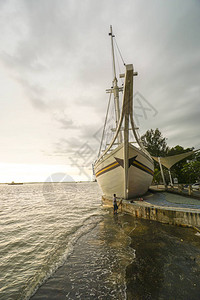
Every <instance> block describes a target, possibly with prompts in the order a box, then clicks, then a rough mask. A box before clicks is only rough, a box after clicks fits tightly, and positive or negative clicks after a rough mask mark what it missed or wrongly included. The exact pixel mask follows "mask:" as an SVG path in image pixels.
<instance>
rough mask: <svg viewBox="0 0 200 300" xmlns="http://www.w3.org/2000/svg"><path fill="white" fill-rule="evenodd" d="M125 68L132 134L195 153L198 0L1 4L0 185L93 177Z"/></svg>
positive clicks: (21, 0) (198, 144) (16, 0)
mask: <svg viewBox="0 0 200 300" xmlns="http://www.w3.org/2000/svg"><path fill="white" fill-rule="evenodd" d="M110 25H112V26H113V32H114V34H115V36H116V40H117V44H118V46H119V48H120V50H121V53H122V55H123V58H124V61H125V63H127V64H129V63H131V64H133V65H134V69H135V71H137V72H138V76H137V77H136V78H134V94H135V97H134V107H135V108H134V115H135V119H136V123H137V125H138V126H139V127H140V134H144V133H145V132H146V131H147V130H148V129H151V128H152V129H156V128H159V129H160V131H161V132H162V134H163V136H165V137H166V138H167V142H168V145H169V146H170V147H173V146H176V145H178V144H179V145H182V146H183V147H195V149H199V148H200V130H199V125H200V122H199V118H200V33H199V28H200V1H198V0H196V1H195V0H191V1H188V0H168V1H164V0H124V1H119V0H101V1H96V0H85V1H75V0H59V1H58V0H57V1H56V0H10V1H9V0H7V1H5V0H0V105H1V109H0V137H1V147H0V182H10V181H16V182H17V181H23V182H27V181H46V180H48V178H54V175H55V174H60V175H59V178H62V176H64V175H62V174H65V175H66V174H67V175H69V176H70V178H73V180H88V179H91V178H92V171H91V164H92V161H93V160H94V159H95V158H96V155H97V153H98V148H99V143H100V137H101V132H102V126H103V123H104V119H105V113H106V108H107V103H108V95H107V94H106V92H105V90H106V89H107V88H110V86H111V85H112V80H113V73H112V60H111V43H110V37H109V36H108V33H109V30H110Z"/></svg>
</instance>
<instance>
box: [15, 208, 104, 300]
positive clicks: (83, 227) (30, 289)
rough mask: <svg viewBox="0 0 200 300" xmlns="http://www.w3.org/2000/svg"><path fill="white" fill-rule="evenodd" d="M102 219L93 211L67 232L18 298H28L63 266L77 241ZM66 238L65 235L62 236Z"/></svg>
mask: <svg viewBox="0 0 200 300" xmlns="http://www.w3.org/2000/svg"><path fill="white" fill-rule="evenodd" d="M101 220H102V215H101V214H100V213H95V214H93V215H90V216H88V217H87V218H86V219H85V220H84V221H83V222H82V224H80V225H79V226H76V227H74V228H73V230H71V232H70V233H69V232H68V233H67V237H68V238H69V240H68V242H67V244H66V243H65V242H64V243H63V244H62V245H57V246H56V247H55V249H54V250H53V252H52V251H51V253H49V256H48V257H47V259H46V261H45V263H44V264H43V266H42V267H41V268H40V269H39V270H37V271H36V272H35V274H34V275H33V276H32V277H31V278H30V279H29V280H28V282H27V283H26V285H25V286H24V287H23V290H22V291H21V294H20V299H23V300H24V299H25V300H27V299H30V298H31V297H32V296H33V295H34V294H35V293H36V292H37V290H38V288H39V287H40V286H41V285H42V284H44V283H45V282H46V281H47V279H48V278H50V277H51V276H52V274H54V273H55V272H56V270H57V269H58V268H59V267H61V266H63V264H64V263H65V261H66V260H67V258H68V257H69V256H70V255H71V254H72V253H73V249H74V246H75V244H76V243H77V241H78V240H79V239H80V238H81V237H82V236H83V235H84V234H86V233H87V232H89V231H90V230H92V229H93V228H95V227H96V226H97V225H98V224H99V223H100V221H101ZM63 238H66V237H63Z"/></svg>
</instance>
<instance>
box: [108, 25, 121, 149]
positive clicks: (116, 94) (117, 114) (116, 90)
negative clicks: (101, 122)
mask: <svg viewBox="0 0 200 300" xmlns="http://www.w3.org/2000/svg"><path fill="white" fill-rule="evenodd" d="M109 35H110V36H111V46H112V58H113V73H114V79H113V93H114V101H115V117H116V129H117V125H118V122H119V118H120V109H119V87H118V84H117V76H116V68H115V52H114V45H113V37H115V36H114V35H113V32H112V25H110V33H109ZM121 142H122V133H121V131H120V132H119V136H118V143H121Z"/></svg>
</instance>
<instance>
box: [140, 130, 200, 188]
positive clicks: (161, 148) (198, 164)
mask: <svg viewBox="0 0 200 300" xmlns="http://www.w3.org/2000/svg"><path fill="white" fill-rule="evenodd" d="M141 139H142V142H143V144H144V147H145V148H146V150H147V151H148V152H149V153H150V154H151V155H152V156H156V157H165V156H172V155H178V154H182V153H185V152H189V151H192V150H193V149H194V148H193V147H192V148H186V149H185V148H184V147H182V146H180V145H177V146H175V147H172V148H171V149H170V148H169V147H168V145H167V139H166V138H165V137H163V135H162V133H161V132H160V130H159V129H158V128H156V129H155V130H153V129H150V130H148V131H147V132H146V133H145V134H144V135H143V136H142V137H141ZM170 171H171V175H172V177H173V178H175V177H177V178H178V182H179V183H194V182H195V181H196V180H200V153H196V154H193V155H191V156H189V157H187V158H185V159H183V160H181V161H179V162H178V163H176V164H175V165H174V166H172V168H171V170H170ZM163 172H164V177H165V180H166V182H169V173H168V170H167V169H166V168H165V167H164V166H163ZM153 180H154V182H155V183H160V182H162V176H161V172H160V167H159V164H158V163H157V162H155V170H154V179H153Z"/></svg>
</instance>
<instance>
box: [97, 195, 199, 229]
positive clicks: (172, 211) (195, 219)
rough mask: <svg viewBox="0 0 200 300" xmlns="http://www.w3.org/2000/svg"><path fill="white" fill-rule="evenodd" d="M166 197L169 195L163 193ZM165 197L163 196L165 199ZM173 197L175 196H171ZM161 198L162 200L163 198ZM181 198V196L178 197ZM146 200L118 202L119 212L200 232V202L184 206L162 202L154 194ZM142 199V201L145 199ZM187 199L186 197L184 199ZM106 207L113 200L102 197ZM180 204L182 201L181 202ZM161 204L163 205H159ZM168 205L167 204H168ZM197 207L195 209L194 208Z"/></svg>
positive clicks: (145, 198) (110, 204) (145, 197)
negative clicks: (194, 228)
mask: <svg viewBox="0 0 200 300" xmlns="http://www.w3.org/2000/svg"><path fill="white" fill-rule="evenodd" d="M161 194H163V195H164V196H166V194H167V193H161ZM163 195H161V196H162V197H163ZM171 196H172V197H173V195H171ZM162 197H161V198H162ZM176 197H181V196H176ZM143 198H144V200H142V201H141V200H139V199H133V200H123V199H122V204H121V205H119V203H120V200H119V201H118V205H119V211H124V212H127V213H130V214H132V215H133V216H134V217H136V218H143V219H148V220H154V221H158V222H161V223H167V224H172V225H179V226H188V227H190V226H191V227H199V228H196V229H197V230H198V231H199V229H200V201H198V200H196V201H198V202H199V205H198V202H197V203H195V205H191V204H188V205H187V203H185V202H184V204H181V203H179V204H176V205H175V204H173V203H171V204H170V203H168V202H166V201H165V202H164V201H162V199H160V201H159V199H158V198H159V197H157V199H156V201H155V197H154V195H153V194H151V193H149V194H148V195H146V196H144V197H143ZM143 198H142V199H143ZM184 199H185V197H184ZM102 201H103V204H104V205H108V206H112V201H113V200H112V199H111V198H109V197H105V196H103V197H102ZM179 202H180V201H179ZM159 203H161V205H159ZM163 203H164V204H163ZM166 203H167V204H166ZM170 205H171V206H170ZM192 207H195V208H192Z"/></svg>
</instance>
